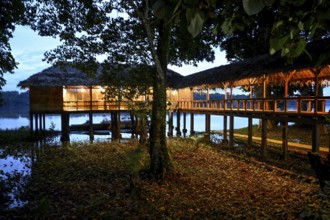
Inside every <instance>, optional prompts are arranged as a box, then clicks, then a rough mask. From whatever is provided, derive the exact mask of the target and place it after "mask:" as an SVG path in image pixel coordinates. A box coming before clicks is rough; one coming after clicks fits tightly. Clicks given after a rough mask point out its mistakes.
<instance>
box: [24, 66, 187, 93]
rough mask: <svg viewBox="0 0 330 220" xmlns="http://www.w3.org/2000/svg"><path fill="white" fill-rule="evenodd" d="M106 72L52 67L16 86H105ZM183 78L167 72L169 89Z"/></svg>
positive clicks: (120, 75) (122, 74) (121, 74)
mask: <svg viewBox="0 0 330 220" xmlns="http://www.w3.org/2000/svg"><path fill="white" fill-rule="evenodd" d="M106 72H107V71H102V67H99V68H98V69H97V71H96V74H87V73H85V72H83V71H82V70H80V69H78V68H75V67H72V66H70V65H61V66H52V67H49V68H47V69H44V70H42V71H41V72H39V73H36V74H34V75H32V76H30V77H29V78H28V79H26V80H23V81H21V82H19V84H18V86H20V87H22V88H29V87H39V88H40V87H58V86H88V87H89V86H106V85H107V84H106V83H105V82H104V81H103V80H101V78H102V77H101V75H102V74H104V73H106ZM127 73H128V71H122V72H121V73H119V72H118V73H117V76H119V77H124V75H127ZM182 78H183V76H182V75H180V74H179V73H177V72H175V71H172V70H168V71H167V81H168V85H169V87H171V88H173V87H175V85H176V83H177V82H178V81H181V80H182Z"/></svg>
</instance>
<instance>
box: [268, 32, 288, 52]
mask: <svg viewBox="0 0 330 220" xmlns="http://www.w3.org/2000/svg"><path fill="white" fill-rule="evenodd" d="M288 39H289V35H286V36H284V37H281V38H277V37H275V38H274V37H273V38H271V39H270V40H269V44H270V48H271V49H270V53H272V51H273V53H275V52H276V51H278V50H280V49H282V48H283V46H284V44H285V43H286V42H287V41H288ZM274 51H275V52H274Z"/></svg>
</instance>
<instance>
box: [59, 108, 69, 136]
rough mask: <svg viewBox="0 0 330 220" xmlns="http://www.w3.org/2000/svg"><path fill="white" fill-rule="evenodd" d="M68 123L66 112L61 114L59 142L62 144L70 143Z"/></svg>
mask: <svg viewBox="0 0 330 220" xmlns="http://www.w3.org/2000/svg"><path fill="white" fill-rule="evenodd" d="M69 123H70V115H69V113H67V112H62V114H61V127H62V128H61V132H62V135H61V141H62V142H67V141H70V136H69V133H70V127H69Z"/></svg>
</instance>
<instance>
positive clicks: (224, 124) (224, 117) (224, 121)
mask: <svg viewBox="0 0 330 220" xmlns="http://www.w3.org/2000/svg"><path fill="white" fill-rule="evenodd" d="M223 139H224V140H228V137H227V115H223Z"/></svg>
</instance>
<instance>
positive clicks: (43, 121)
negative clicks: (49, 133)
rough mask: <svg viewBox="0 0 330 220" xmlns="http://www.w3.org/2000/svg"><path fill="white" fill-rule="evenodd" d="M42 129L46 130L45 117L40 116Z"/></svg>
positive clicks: (43, 115)
mask: <svg viewBox="0 0 330 220" xmlns="http://www.w3.org/2000/svg"><path fill="white" fill-rule="evenodd" d="M42 129H43V130H44V131H45V130H46V115H45V114H42Z"/></svg>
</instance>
